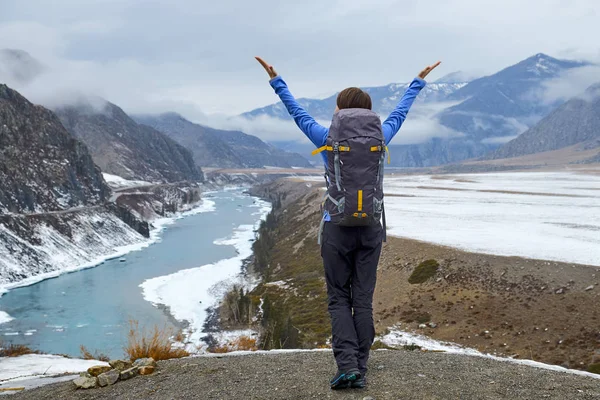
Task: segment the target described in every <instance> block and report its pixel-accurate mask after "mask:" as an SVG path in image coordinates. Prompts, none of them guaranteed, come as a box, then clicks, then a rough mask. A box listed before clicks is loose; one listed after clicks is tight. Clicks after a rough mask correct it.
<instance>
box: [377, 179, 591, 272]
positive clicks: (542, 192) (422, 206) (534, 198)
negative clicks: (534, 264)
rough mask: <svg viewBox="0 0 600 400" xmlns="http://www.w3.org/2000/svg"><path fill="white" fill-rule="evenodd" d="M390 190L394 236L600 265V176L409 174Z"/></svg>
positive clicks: (388, 208)
mask: <svg viewBox="0 0 600 400" xmlns="http://www.w3.org/2000/svg"><path fill="white" fill-rule="evenodd" d="M385 193H386V199H385V203H386V216H387V225H388V232H389V234H391V235H394V236H400V237H407V238H412V239H418V240H423V241H426V242H431V243H437V244H442V245H446V246H452V247H456V248H460V249H464V250H468V251H473V252H482V253H488V254H496V255H504V256H520V257H526V258H536V259H544V260H554V261H564V262H574V263H580V264H589V265H598V266H600V176H593V175H581V174H575V173H544V172H527V173H494V174H467V175H452V176H446V175H442V176H439V177H433V176H401V177H390V178H387V179H386V182H385ZM394 195H395V196H394Z"/></svg>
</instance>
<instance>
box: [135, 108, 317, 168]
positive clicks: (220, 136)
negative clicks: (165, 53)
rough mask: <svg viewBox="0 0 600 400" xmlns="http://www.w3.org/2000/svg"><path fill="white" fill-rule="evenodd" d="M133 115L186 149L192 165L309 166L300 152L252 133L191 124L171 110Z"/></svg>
mask: <svg viewBox="0 0 600 400" xmlns="http://www.w3.org/2000/svg"><path fill="white" fill-rule="evenodd" d="M134 118H135V119H136V121H138V122H139V123H140V124H144V125H148V126H151V127H152V128H154V129H157V130H159V131H161V132H163V133H165V134H166V135H168V136H170V137H171V138H173V139H174V140H175V141H177V142H178V143H180V144H181V145H183V146H184V147H185V148H187V149H189V150H190V151H191V152H192V154H193V156H194V161H195V162H196V164H198V165H200V166H202V167H215V168H262V167H265V166H273V167H282V168H291V167H303V168H311V167H312V165H311V164H310V163H309V162H308V161H307V160H306V159H305V158H304V157H302V156H301V155H299V154H295V153H289V152H285V151H282V150H280V149H277V148H275V147H274V146H271V145H269V144H267V143H265V142H263V141H262V140H260V139H259V138H257V137H256V136H252V135H248V134H245V133H243V132H238V131H225V130H219V129H213V128H209V127H207V126H203V125H198V124H194V123H192V122H190V121H188V120H186V119H185V118H183V117H182V116H180V115H178V114H175V113H166V114H161V115H144V116H136V117H134Z"/></svg>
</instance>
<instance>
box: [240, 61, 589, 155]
mask: <svg viewBox="0 0 600 400" xmlns="http://www.w3.org/2000/svg"><path fill="white" fill-rule="evenodd" d="M585 65H587V64H586V63H582V62H577V61H568V60H558V59H555V58H552V57H550V56H547V55H545V54H541V53H540V54H536V55H534V56H532V57H529V58H527V59H526V60H523V61H521V62H519V63H517V64H515V65H512V66H510V67H508V68H505V69H503V70H501V71H499V72H498V73H495V74H493V75H490V76H485V77H482V78H478V79H475V80H473V81H471V82H468V83H467V82H456V79H457V77H461V76H463V74H461V73H452V74H450V75H447V76H446V77H444V78H443V80H447V82H442V81H441V80H438V81H436V82H433V83H428V85H427V86H426V87H425V88H424V89H423V90H422V91H421V93H420V94H419V97H418V98H417V101H415V105H414V106H413V108H412V109H411V113H410V115H409V120H410V119H412V120H419V119H423V118H425V119H428V120H435V121H437V122H439V124H432V128H431V129H432V130H437V131H434V132H428V134H427V135H425V136H426V137H429V138H430V139H428V140H427V141H425V142H424V143H421V144H410V145H392V146H390V149H391V154H392V155H393V156H392V165H393V166H397V167H424V166H433V165H441V164H447V163H452V162H458V161H462V160H465V159H469V158H475V157H480V156H482V155H484V154H486V153H488V152H489V151H491V150H494V149H496V148H498V147H499V146H501V145H502V144H504V143H506V142H507V141H509V140H511V139H513V138H514V137H516V136H518V135H519V134H520V133H522V132H524V131H525V130H527V129H528V128H529V127H531V126H532V125H533V124H535V123H536V122H537V121H539V120H540V119H541V118H543V117H545V116H546V115H548V114H549V113H550V112H551V111H552V110H553V109H555V108H556V107H558V106H559V105H560V102H559V101H557V102H555V103H548V102H545V101H540V99H539V97H536V96H539V93H540V92H542V89H543V88H544V84H545V83H547V82H549V81H550V80H552V79H556V78H559V77H560V76H561V75H562V74H563V73H565V72H566V71H568V70H570V69H574V68H579V67H583V66H585ZM406 88H407V84H390V85H387V86H382V87H375V88H364V89H365V90H366V91H367V92H368V93H369V94H370V95H371V97H372V98H373V109H374V110H375V111H376V112H378V113H380V114H381V115H383V116H385V115H386V114H387V113H389V112H390V111H391V110H392V109H393V107H394V106H395V105H396V103H397V102H398V101H399V100H400V98H401V97H402V94H403V93H404V91H405V90H406ZM292 89H293V88H292ZM335 99H336V95H334V96H331V97H329V98H327V99H324V100H315V99H300V100H299V102H300V104H301V105H302V106H304V107H305V108H306V110H307V111H308V112H309V113H310V114H311V115H313V116H314V117H315V118H316V119H318V120H322V121H329V120H330V119H331V115H332V113H333V110H334V108H335ZM425 105H426V106H425ZM436 107H438V111H439V112H437V113H436V114H431V113H429V114H428V113H426V112H424V111H425V110H429V111H431V110H434V109H435V108H436ZM439 107H441V111H440V109H439ZM444 107H445V108H444ZM261 115H266V116H269V117H274V118H279V119H283V120H287V119H289V116H288V114H287V111H286V110H285V108H284V107H283V104H281V103H277V104H274V105H270V106H267V107H263V108H260V109H257V110H254V111H250V112H248V113H245V114H242V116H244V117H246V118H254V117H257V116H261ZM409 122H410V121H409ZM440 125H441V127H440ZM405 129H406V128H405ZM442 131H445V134H442V133H443V132H442ZM448 131H450V132H454V134H452V135H449V134H448ZM286 145H287V146H288V148H290V144H289V143H286Z"/></svg>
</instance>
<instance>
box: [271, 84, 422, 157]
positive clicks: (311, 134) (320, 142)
mask: <svg viewBox="0 0 600 400" xmlns="http://www.w3.org/2000/svg"><path fill="white" fill-rule="evenodd" d="M269 83H270V84H271V87H272V88H273V89H274V90H275V93H277V95H278V96H279V98H280V99H281V101H282V102H283V104H284V105H285V107H286V108H287V110H288V112H289V113H290V115H291V116H292V117H293V118H294V121H296V125H298V127H299V128H300V130H301V131H302V132H304V134H305V135H306V136H307V137H308V138H309V139H310V141H311V142H313V144H314V145H315V146H317V147H321V146H325V144H326V142H327V135H328V134H329V128H326V127H324V126H323V125H320V124H319V123H317V121H315V119H314V118H313V117H311V116H310V115H309V114H308V113H307V112H306V110H305V109H304V108H302V106H300V104H298V102H297V101H296V99H295V98H294V96H293V95H292V93H290V90H289V89H288V86H287V84H286V83H285V81H284V80H283V78H282V77H280V76H276V77H275V78H273V79H271V81H270V82H269ZM425 84H426V82H425V81H424V80H423V79H420V78H415V79H414V80H413V81H412V83H411V84H410V86H409V87H408V89H407V90H406V92H405V93H404V96H402V99H400V102H399V103H398V105H397V106H396V108H395V109H394V111H392V113H391V114H390V116H389V117H388V118H387V119H386V120H385V121H384V122H383V124H382V129H383V137H384V138H385V144H386V145H387V144H389V143H390V142H391V140H392V139H393V138H394V136H395V135H396V133H398V130H400V127H401V126H402V123H403V122H404V120H405V119H406V115H407V114H408V110H410V107H411V106H412V104H413V102H414V101H415V98H416V97H417V95H418V94H419V92H420V91H421V89H423V88H424V87H425ZM332 112H333V110H332ZM321 156H322V157H323V160H324V161H325V165H327V155H326V154H325V153H321Z"/></svg>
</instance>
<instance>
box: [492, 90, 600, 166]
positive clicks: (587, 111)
mask: <svg viewBox="0 0 600 400" xmlns="http://www.w3.org/2000/svg"><path fill="white" fill-rule="evenodd" d="M573 145H579V146H577V148H578V149H580V150H583V149H585V150H587V149H594V148H600V83H599V84H595V85H593V86H591V87H590V88H588V89H587V90H586V92H585V93H583V94H582V95H581V96H577V97H575V98H573V99H571V100H569V101H567V102H566V103H565V104H563V105H561V106H560V107H558V108H557V109H556V110H555V111H553V112H552V113H551V114H550V115H548V116H547V117H546V118H544V119H542V120H541V121H540V122H539V123H538V124H536V125H535V126H534V127H532V128H531V129H529V130H528V131H526V132H525V133H523V134H522V135H520V136H519V137H517V138H516V139H514V140H511V141H510V142H508V143H507V144H505V145H504V146H502V147H501V148H500V149H498V150H497V151H496V152H495V153H494V154H493V155H492V158H509V157H518V156H522V155H526V154H535V153H541V152H545V151H551V150H558V149H562V148H565V147H569V146H573ZM599 155H600V153H599Z"/></svg>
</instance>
